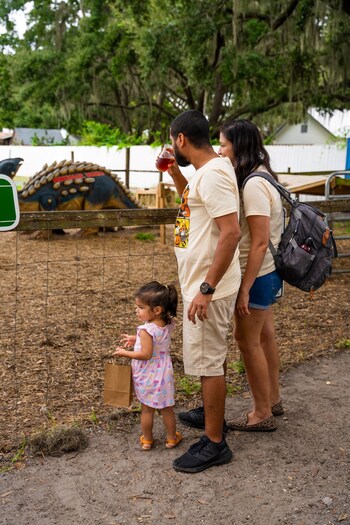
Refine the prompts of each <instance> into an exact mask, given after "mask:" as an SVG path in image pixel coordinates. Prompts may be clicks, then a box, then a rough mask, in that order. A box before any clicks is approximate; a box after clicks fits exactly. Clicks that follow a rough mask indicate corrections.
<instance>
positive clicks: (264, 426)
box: [228, 414, 277, 432]
mask: <svg viewBox="0 0 350 525" xmlns="http://www.w3.org/2000/svg"><path fill="white" fill-rule="evenodd" d="M228 426H229V428H230V429H231V430H242V431H245V432H273V431H274V430H276V428H277V425H276V421H275V418H274V417H273V416H270V417H267V418H266V419H264V420H263V421H260V423H255V424H254V425H249V424H248V414H242V415H241V416H240V417H239V418H237V419H234V420H233V421H230V422H228Z"/></svg>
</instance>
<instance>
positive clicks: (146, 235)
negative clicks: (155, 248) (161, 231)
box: [135, 232, 156, 242]
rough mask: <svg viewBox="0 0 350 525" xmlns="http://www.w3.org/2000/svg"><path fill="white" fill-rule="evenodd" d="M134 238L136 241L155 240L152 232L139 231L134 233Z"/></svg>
mask: <svg viewBox="0 0 350 525" xmlns="http://www.w3.org/2000/svg"><path fill="white" fill-rule="evenodd" d="M135 239H137V240H138V241H146V242H153V241H155V240H156V237H155V235H154V233H145V232H140V233H137V234H136V235H135Z"/></svg>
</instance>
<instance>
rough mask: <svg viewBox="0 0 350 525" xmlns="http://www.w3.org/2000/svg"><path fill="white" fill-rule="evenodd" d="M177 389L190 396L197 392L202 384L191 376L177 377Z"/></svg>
mask: <svg viewBox="0 0 350 525" xmlns="http://www.w3.org/2000/svg"><path fill="white" fill-rule="evenodd" d="M178 384H179V390H180V393H182V394H186V395H187V396H191V395H193V394H198V392H200V391H201V388H202V385H201V383H200V382H199V381H196V380H195V379H194V378H192V377H191V376H184V377H181V378H180V379H179V383H178Z"/></svg>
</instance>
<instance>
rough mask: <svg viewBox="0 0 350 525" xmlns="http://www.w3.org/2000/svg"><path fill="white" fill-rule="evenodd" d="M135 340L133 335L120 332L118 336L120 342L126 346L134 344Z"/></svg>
mask: <svg viewBox="0 0 350 525" xmlns="http://www.w3.org/2000/svg"><path fill="white" fill-rule="evenodd" d="M135 341H136V336H135V335H128V334H122V336H121V338H120V342H121V343H122V344H123V345H124V346H126V347H129V346H134V344H135Z"/></svg>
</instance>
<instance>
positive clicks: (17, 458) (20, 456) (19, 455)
mask: <svg viewBox="0 0 350 525" xmlns="http://www.w3.org/2000/svg"><path fill="white" fill-rule="evenodd" d="M26 446H27V438H26V437H25V438H23V440H22V441H21V443H20V445H19V447H18V449H17V451H16V452H15V455H14V456H13V457H12V458H11V459H10V462H9V464H7V465H6V466H5V467H2V468H0V474H3V473H4V472H7V471H9V470H11V469H12V468H13V467H14V466H15V465H16V463H20V462H21V461H24V459H25V449H26Z"/></svg>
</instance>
